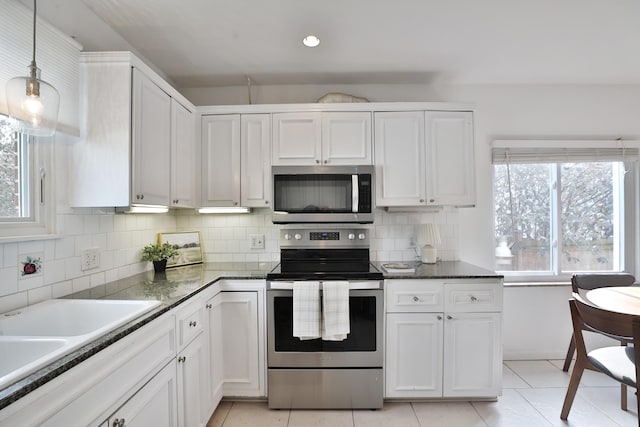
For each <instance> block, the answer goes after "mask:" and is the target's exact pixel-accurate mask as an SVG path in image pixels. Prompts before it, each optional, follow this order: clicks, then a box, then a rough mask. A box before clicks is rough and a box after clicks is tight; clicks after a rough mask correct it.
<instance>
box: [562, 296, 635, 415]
mask: <svg viewBox="0 0 640 427" xmlns="http://www.w3.org/2000/svg"><path fill="white" fill-rule="evenodd" d="M569 307H570V309H571V320H572V323H573V333H574V339H575V342H576V352H577V354H576V363H575V366H574V367H573V371H572V372H571V379H570V381H569V386H568V387H567V394H566V396H565V398H564V404H563V405H562V411H561V413H560V418H561V419H563V420H566V419H567V417H568V416H569V411H570V410H571V405H572V404H573V399H574V398H575V396H576V392H577V391H578V385H579V384H580V378H582V373H583V372H584V370H585V369H590V370H593V371H599V372H602V373H604V374H606V375H608V376H610V377H611V378H613V379H615V380H617V381H619V382H620V383H622V384H625V385H627V386H630V387H635V388H636V389H637V388H638V387H637V378H639V376H638V375H639V370H638V369H639V368H640V351H638V352H635V351H634V347H632V346H625V347H622V346H611V347H603V348H598V349H595V350H591V351H589V352H587V349H586V346H585V343H584V337H583V335H582V333H583V331H585V330H590V331H594V332H598V333H602V334H605V335H607V336H614V337H620V338H623V337H624V338H627V339H628V340H629V341H631V342H638V343H640V316H634V315H632V314H626V313H618V312H615V311H609V310H605V309H602V308H600V307H596V306H594V305H592V304H590V303H588V302H587V301H586V300H584V299H583V298H582V297H581V296H580V295H579V294H577V293H574V294H573V296H572V298H571V299H570V300H569ZM636 400H637V401H638V407H639V408H640V396H639V395H638V393H636ZM638 425H639V426H640V417H638Z"/></svg>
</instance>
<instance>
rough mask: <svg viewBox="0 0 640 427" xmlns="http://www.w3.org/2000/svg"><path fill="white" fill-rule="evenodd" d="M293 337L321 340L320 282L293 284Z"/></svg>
mask: <svg viewBox="0 0 640 427" xmlns="http://www.w3.org/2000/svg"><path fill="white" fill-rule="evenodd" d="M293 336H294V337H298V338H300V339H301V340H312V339H314V338H320V282H311V281H309V282H307V281H304V282H293Z"/></svg>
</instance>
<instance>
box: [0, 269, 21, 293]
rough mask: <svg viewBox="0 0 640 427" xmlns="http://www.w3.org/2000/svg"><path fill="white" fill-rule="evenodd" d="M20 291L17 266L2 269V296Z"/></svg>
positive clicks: (0, 290)
mask: <svg viewBox="0 0 640 427" xmlns="http://www.w3.org/2000/svg"><path fill="white" fill-rule="evenodd" d="M16 292H18V276H17V275H16V269H15V267H7V268H2V269H0V296H1V295H9V294H14V293H16Z"/></svg>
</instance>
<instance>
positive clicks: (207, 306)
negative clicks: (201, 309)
mask: <svg viewBox="0 0 640 427" xmlns="http://www.w3.org/2000/svg"><path fill="white" fill-rule="evenodd" d="M211 307H213V306H212V305H211V304H207V305H205V308H211Z"/></svg>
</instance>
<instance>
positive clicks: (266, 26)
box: [21, 0, 640, 87]
mask: <svg viewBox="0 0 640 427" xmlns="http://www.w3.org/2000/svg"><path fill="white" fill-rule="evenodd" d="M21 1H22V2H23V3H25V4H30V3H31V1H30V0H21ZM38 15H39V16H40V17H42V18H44V19H46V20H48V21H49V22H51V23H53V24H54V25H55V26H57V27H58V28H60V29H61V30H62V31H64V32H65V33H67V34H70V35H72V36H74V37H75V38H76V39H77V40H78V41H79V42H80V43H81V44H82V45H83V46H84V48H85V50H121V49H128V48H129V49H133V50H134V51H137V52H138V53H139V54H140V55H141V56H143V57H144V58H146V59H147V60H148V61H150V62H152V63H153V64H154V65H155V66H156V67H157V68H158V69H160V70H161V71H162V72H163V73H164V74H165V75H166V76H168V77H169V78H170V79H172V80H173V81H174V82H175V84H176V85H177V86H178V87H202V86H227V85H237V84H245V83H246V76H251V78H252V80H253V82H254V83H255V84H288V83H305V84H327V83H328V84H331V83H344V84H349V83H429V82H433V81H436V80H437V81H444V82H450V83H459V84H572V83H579V84H581V83H584V84H640V1H638V0H315V1H312V0H181V1H179V0H47V1H41V2H40V3H39V4H38ZM96 15H97V17H96ZM104 23H106V24H108V26H106V25H104ZM113 30H115V32H114V31H113ZM309 33H313V34H316V35H317V36H319V37H320V39H321V44H320V46H318V47H316V48H313V49H310V48H306V47H304V46H303V45H302V43H301V40H302V38H303V37H304V36H305V35H306V34H309Z"/></svg>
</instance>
